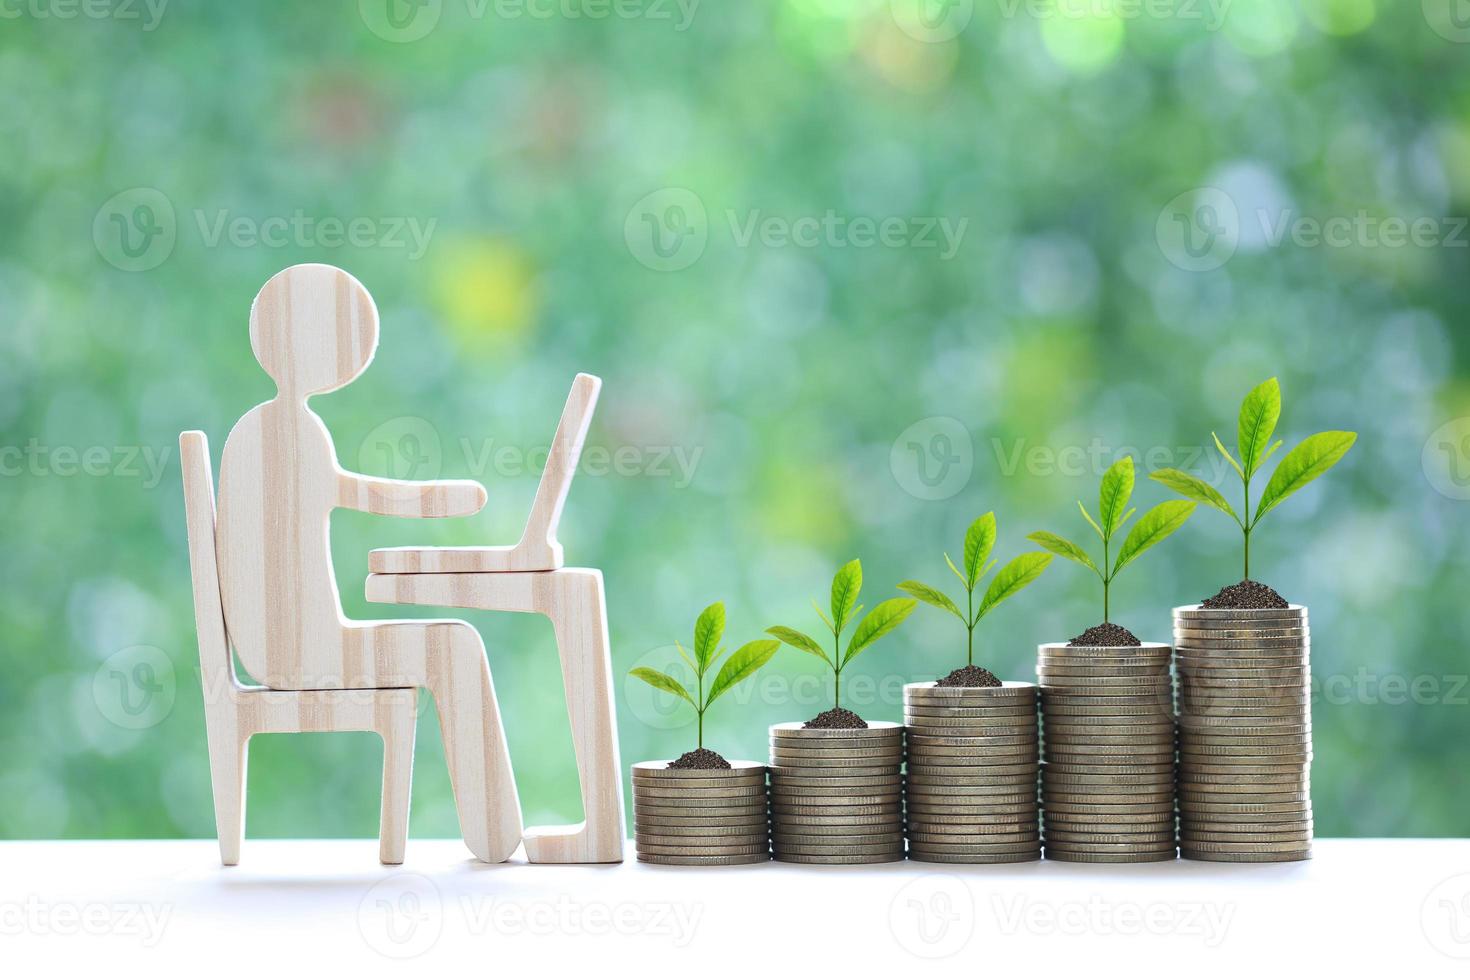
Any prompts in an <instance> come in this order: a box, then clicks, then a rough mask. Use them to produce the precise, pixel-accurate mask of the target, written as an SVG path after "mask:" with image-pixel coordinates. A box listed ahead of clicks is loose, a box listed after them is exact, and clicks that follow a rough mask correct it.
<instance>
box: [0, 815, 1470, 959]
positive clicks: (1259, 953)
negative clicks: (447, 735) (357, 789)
mask: <svg viewBox="0 0 1470 980" xmlns="http://www.w3.org/2000/svg"><path fill="white" fill-rule="evenodd" d="M376 856H377V844H376V842H374V841H280V840H274V841H273V840H247V841H246V842H245V849H244V853H243V857H242V859H241V864H240V866H239V867H235V868H223V867H221V866H220V865H219V861H218V852H217V850H216V847H215V844H214V842H213V841H52V842H23V841H10V842H3V843H0V972H3V973H4V974H6V975H8V976H12V977H17V978H19V977H28V976H43V975H44V976H79V975H86V974H80V973H78V972H77V971H79V970H82V969H87V970H91V971H98V970H105V971H107V972H106V973H93V974H91V975H93V976H107V977H116V976H138V975H147V976H150V977H166V976H178V975H183V974H189V975H191V976H197V977H206V978H211V977H217V976H240V975H254V976H256V977H260V976H264V975H266V974H267V973H269V972H270V971H277V970H278V971H281V972H280V974H279V975H280V977H281V980H296V978H298V977H303V976H329V977H332V978H346V977H349V976H350V977H353V978H356V977H360V976H378V975H386V974H406V973H409V972H413V973H415V974H417V975H419V976H423V975H425V973H424V971H425V968H429V969H434V970H436V971H437V972H439V973H440V974H441V975H444V974H447V973H448V972H450V971H453V972H457V973H460V974H461V975H464V976H475V977H484V976H490V977H494V978H497V980H498V978H511V977H516V976H531V975H536V976H538V977H545V978H546V980H553V978H557V980H559V978H560V977H561V976H565V975H566V973H565V971H566V970H567V969H568V968H580V973H581V975H583V976H589V975H592V974H593V973H606V974H607V975H609V976H617V977H622V976H634V977H642V976H648V977H650V978H655V977H656V978H659V980H665V978H674V977H679V978H688V980H703V978H705V977H725V976H738V977H742V978H747V980H749V978H755V977H762V976H765V975H771V976H782V977H787V976H795V975H798V974H797V973H796V972H795V971H797V970H800V971H802V972H806V973H808V975H810V976H813V977H820V976H828V975H835V974H831V973H828V972H826V971H830V970H831V968H832V967H834V966H835V967H838V968H840V969H841V970H842V974H841V976H843V977H853V978H862V980H867V978H871V977H882V976H884V975H885V974H887V975H893V976H898V975H901V974H909V975H914V974H916V973H917V971H923V975H924V976H932V975H940V974H942V975H961V974H963V975H965V976H967V977H969V978H971V980H981V978H985V980H988V978H993V977H1000V976H1012V977H1030V976H1037V977H1049V976H1053V975H1057V976H1064V977H1065V976H1067V974H1065V973H1057V972H1056V971H1058V970H1072V971H1075V975H1076V976H1078V977H1086V978H1088V980H1091V978H1094V977H1099V976H1104V977H1106V976H1120V977H1130V978H1169V980H1176V978H1178V980H1195V978H1198V977H1213V976H1228V977H1230V978H1232V980H1257V978H1259V980H1275V978H1277V977H1282V976H1291V975H1292V974H1293V973H1300V974H1301V975H1302V976H1308V975H1310V976H1314V977H1315V976H1324V975H1325V976H1330V975H1331V974H1333V973H1337V974H1340V975H1343V976H1348V977H1373V978H1391V977H1406V978H1414V980H1421V978H1425V977H1459V978H1464V977H1466V976H1470V841H1467V840H1463V839H1457V840H1351V841H1349V840H1320V841H1318V842H1317V844H1316V858H1315V859H1314V860H1312V861H1309V862H1303V863H1297V864H1281V865H1225V864H1205V863H1198V862H1193V861H1174V862H1170V863H1166V864H1153V865H1137V866H1133V867H1117V866H1113V867H1109V866H1082V865H1072V864H1062V863H1056V862H1039V863H1032V864H1021V865H1010V866H992V867H977V868H951V867H946V866H942V865H928V864H918V863H899V864H892V865H884V866H877V867H870V868H805V867H794V866H789V865H781V864H770V865H761V866H756V867H753V868H717V869H684V868H655V867H650V866H647V865H640V864H638V863H637V862H635V861H629V862H627V863H625V864H622V865H612V866H601V867H545V866H537V867H532V866H529V865H527V864H525V863H523V862H521V861H520V860H519V859H517V860H514V861H512V862H510V863H507V864H503V865H496V866H488V865H483V864H477V863H475V862H474V861H472V860H470V858H469V853H468V852H467V851H466V850H465V848H464V846H463V844H461V843H460V842H458V841H432V840H411V841H410V842H409V846H408V861H407V863H406V864H404V865H403V866H402V867H401V868H384V867H382V866H380V865H379V864H378V863H377V861H376ZM17 967H19V968H20V969H16V968H17ZM43 971H44V972H43ZM507 971H517V972H507ZM549 971H556V972H549ZM811 971H824V972H822V973H816V972H811ZM857 971H860V972H857ZM1001 971H1005V972H1001ZM1022 971H1024V972H1022Z"/></svg>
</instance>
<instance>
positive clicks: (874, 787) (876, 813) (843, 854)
mask: <svg viewBox="0 0 1470 980" xmlns="http://www.w3.org/2000/svg"><path fill="white" fill-rule="evenodd" d="M902 765H903V727H902V726H900V725H896V724H894V723H893V722H890V721H875V722H871V723H869V726H868V727H867V728H803V727H802V726H801V724H800V723H799V722H790V723H786V724H781V725H772V726H771V843H772V847H773V849H774V852H775V856H776V860H777V861H787V862H790V863H793V864H877V863H880V862H884V861H902V860H903V811H902V804H901V802H900V793H901V791H902V780H903V777H902V775H900V773H901V768H902Z"/></svg>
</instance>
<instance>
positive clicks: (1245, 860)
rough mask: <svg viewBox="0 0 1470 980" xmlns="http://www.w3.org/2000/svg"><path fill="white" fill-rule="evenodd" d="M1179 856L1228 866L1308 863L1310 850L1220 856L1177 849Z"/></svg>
mask: <svg viewBox="0 0 1470 980" xmlns="http://www.w3.org/2000/svg"><path fill="white" fill-rule="evenodd" d="M1179 856H1180V857H1182V858H1184V859H1186V860H1189V861H1219V862H1223V863H1229V864H1279V863H1284V862H1286V861H1310V860H1311V859H1312V849H1311V848H1310V847H1309V848H1306V849H1304V850H1300V851H1281V852H1276V853H1264V854H1222V853H1214V852H1210V851H1199V850H1186V849H1184V848H1180V849H1179Z"/></svg>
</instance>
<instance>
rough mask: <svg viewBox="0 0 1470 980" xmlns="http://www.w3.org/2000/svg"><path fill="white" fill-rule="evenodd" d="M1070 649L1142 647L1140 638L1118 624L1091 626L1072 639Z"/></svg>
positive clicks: (1069, 644)
mask: <svg viewBox="0 0 1470 980" xmlns="http://www.w3.org/2000/svg"><path fill="white" fill-rule="evenodd" d="M1067 646H1069V647H1140V646H1143V644H1142V643H1139V642H1138V637H1136V636H1134V635H1133V634H1132V633H1130V632H1128V631H1127V630H1125V629H1124V628H1123V627H1121V626H1119V625H1118V624H1117V623H1102V624H1100V625H1098V626H1089V627H1088V628H1087V629H1085V630H1083V631H1082V635H1081V636H1074V637H1072V642H1071V643H1068V644H1067Z"/></svg>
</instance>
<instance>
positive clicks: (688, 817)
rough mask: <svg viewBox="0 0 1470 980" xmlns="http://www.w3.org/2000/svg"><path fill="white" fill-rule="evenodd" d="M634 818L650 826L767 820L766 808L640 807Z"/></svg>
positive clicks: (634, 809) (634, 813)
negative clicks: (712, 810) (734, 809)
mask: <svg viewBox="0 0 1470 980" xmlns="http://www.w3.org/2000/svg"><path fill="white" fill-rule="evenodd" d="M633 817H634V819H636V820H638V821H647V822H648V823H649V824H650V825H654V824H672V823H681V824H687V823H707V824H720V823H740V822H743V821H750V822H755V821H757V820H764V819H766V807H765V806H764V805H762V806H759V807H746V808H744V809H741V810H736V811H733V812H732V811H730V810H716V811H714V812H709V811H708V810H704V809H700V808H698V807H638V806H635V807H634V808H633Z"/></svg>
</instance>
